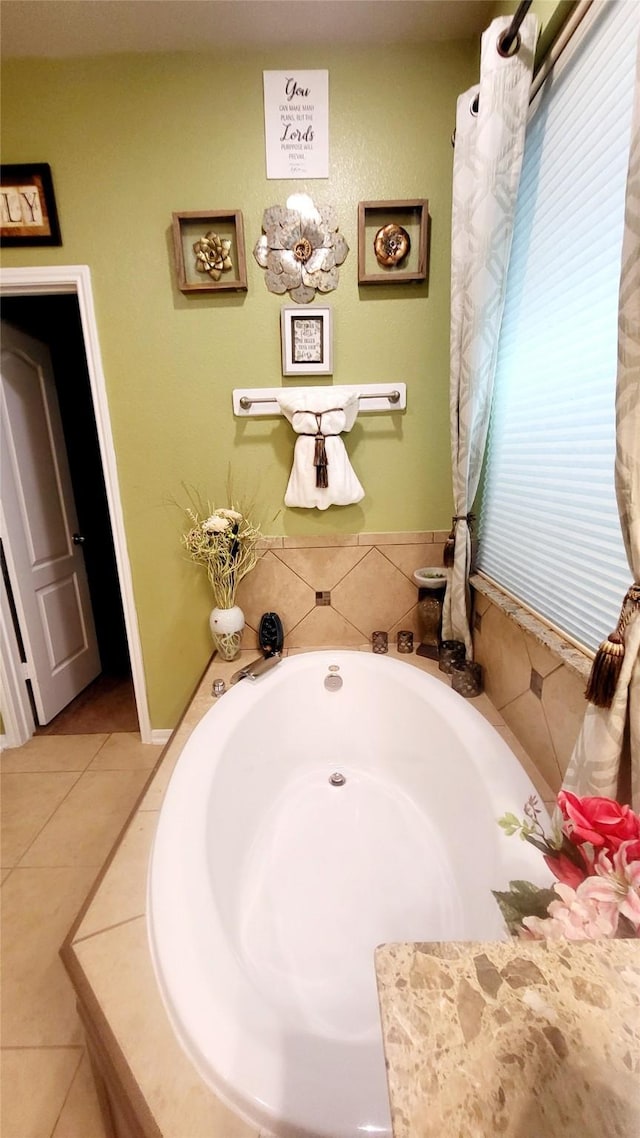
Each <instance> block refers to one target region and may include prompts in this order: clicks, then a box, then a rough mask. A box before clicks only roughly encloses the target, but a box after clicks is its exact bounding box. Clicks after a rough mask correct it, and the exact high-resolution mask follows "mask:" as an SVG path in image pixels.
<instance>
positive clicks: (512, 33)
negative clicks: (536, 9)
mask: <svg viewBox="0 0 640 1138" xmlns="http://www.w3.org/2000/svg"><path fill="white" fill-rule="evenodd" d="M532 2H533V0H521V3H520V4H518V7H517V8H516V11H515V14H514V17H513V19H512V21H511V23H510V24H509V27H508V28H507V30H506V32H503V33H502V35H500V36H499V37H498V44H497V47H498V54H499V55H503V56H506V55H511V54H515V53H516V52H518V51H519V49H520V25H521V23H522V21H523V20H524V18H525V16H526V14H527V12H528V11H529V8H530V7H531V4H532ZM512 49H513V52H512Z"/></svg>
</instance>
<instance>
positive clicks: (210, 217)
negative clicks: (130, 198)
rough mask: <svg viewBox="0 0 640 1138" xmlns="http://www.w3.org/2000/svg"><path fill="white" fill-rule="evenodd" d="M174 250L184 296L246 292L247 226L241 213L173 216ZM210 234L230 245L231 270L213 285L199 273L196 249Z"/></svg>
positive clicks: (196, 212)
mask: <svg viewBox="0 0 640 1138" xmlns="http://www.w3.org/2000/svg"><path fill="white" fill-rule="evenodd" d="M172 218H173V248H174V253H175V260H176V272H177V274H178V288H179V289H180V291H181V292H185V293H191V292H246V290H247V262H246V257H245V247H244V225H243V221H242V213H241V212H240V210H239V209H217V210H211V211H205V212H204V213H203V212H202V211H201V210H187V211H186V212H181V213H173V214H172ZM210 230H213V231H214V232H215V233H217V234H218V236H219V237H222V238H227V239H229V240H230V241H231V253H230V255H231V261H232V268H231V269H229V270H227V271H226V272H225V271H223V273H222V275H221V277H220V280H218V281H214V280H213V278H212V277H210V276H209V275H208V274H207V273H199V272H197V270H196V267H195V266H196V259H195V254H194V252H193V246H194V244H195V242H196V241H199V240H200V239H201V238H202V237H204V236H205V234H206V233H208V232H209V231H210Z"/></svg>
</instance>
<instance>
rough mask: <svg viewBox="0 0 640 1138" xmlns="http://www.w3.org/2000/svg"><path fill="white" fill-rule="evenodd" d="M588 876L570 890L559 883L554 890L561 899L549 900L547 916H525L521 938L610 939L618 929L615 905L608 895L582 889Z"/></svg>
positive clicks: (588, 879)
mask: <svg viewBox="0 0 640 1138" xmlns="http://www.w3.org/2000/svg"><path fill="white" fill-rule="evenodd" d="M590 881H593V878H587V880H586V881H582V882H581V883H580V885H578V887H577V889H572V888H571V886H570V885H563V884H562V883H561V882H558V884H557V885H554V887H553V888H554V889H555V891H556V893H557V894H558V896H559V898H560V900H559V901H552V902H551V904H550V905H549V908H548V910H547V911H548V913H549V916H548V917H546V918H542V917H525V918H524V919H523V922H522V924H523V926H524V930H523V938H524V939H526V940H531V939H533V940H601V939H604V938H607V939H612V938H613V937H615V935H616V931H617V928H618V912H619V910H618V905H617V903H616V902H615V901H612V900H610V899H609V898H607V899H605V900H600V899H598V898H596V897H594V896H591V895H590V894H589V891H588V890H587V889H586V888H585V887H586V886H588V884H589V882H590Z"/></svg>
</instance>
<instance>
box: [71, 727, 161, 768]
mask: <svg viewBox="0 0 640 1138" xmlns="http://www.w3.org/2000/svg"><path fill="white" fill-rule="evenodd" d="M161 753H162V746H161V745H160V746H157V745H155V744H153V743H141V742H140V736H139V734H138V733H137V732H133V731H119V732H115V733H114V734H113V735H109V736H108V738H107V739H105V742H104V744H103V745H102V747H101V748H100V750H99V751H98V753H97V755H96V756H95V758H94V759H92V761H91V765H90V768H89V769H90V770H92V771H132V770H141V771H149V770H152V769H153V767H154V766H155V765H156V763H157V761H158V759H159V757H160V755H161Z"/></svg>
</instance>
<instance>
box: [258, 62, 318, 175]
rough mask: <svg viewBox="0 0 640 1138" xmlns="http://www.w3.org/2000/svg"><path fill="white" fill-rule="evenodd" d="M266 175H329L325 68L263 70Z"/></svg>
mask: <svg viewBox="0 0 640 1138" xmlns="http://www.w3.org/2000/svg"><path fill="white" fill-rule="evenodd" d="M262 78H263V83H264V137H265V150H266V164H267V178H328V177H329V72H328V71H295V70H291V71H263V72H262Z"/></svg>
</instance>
